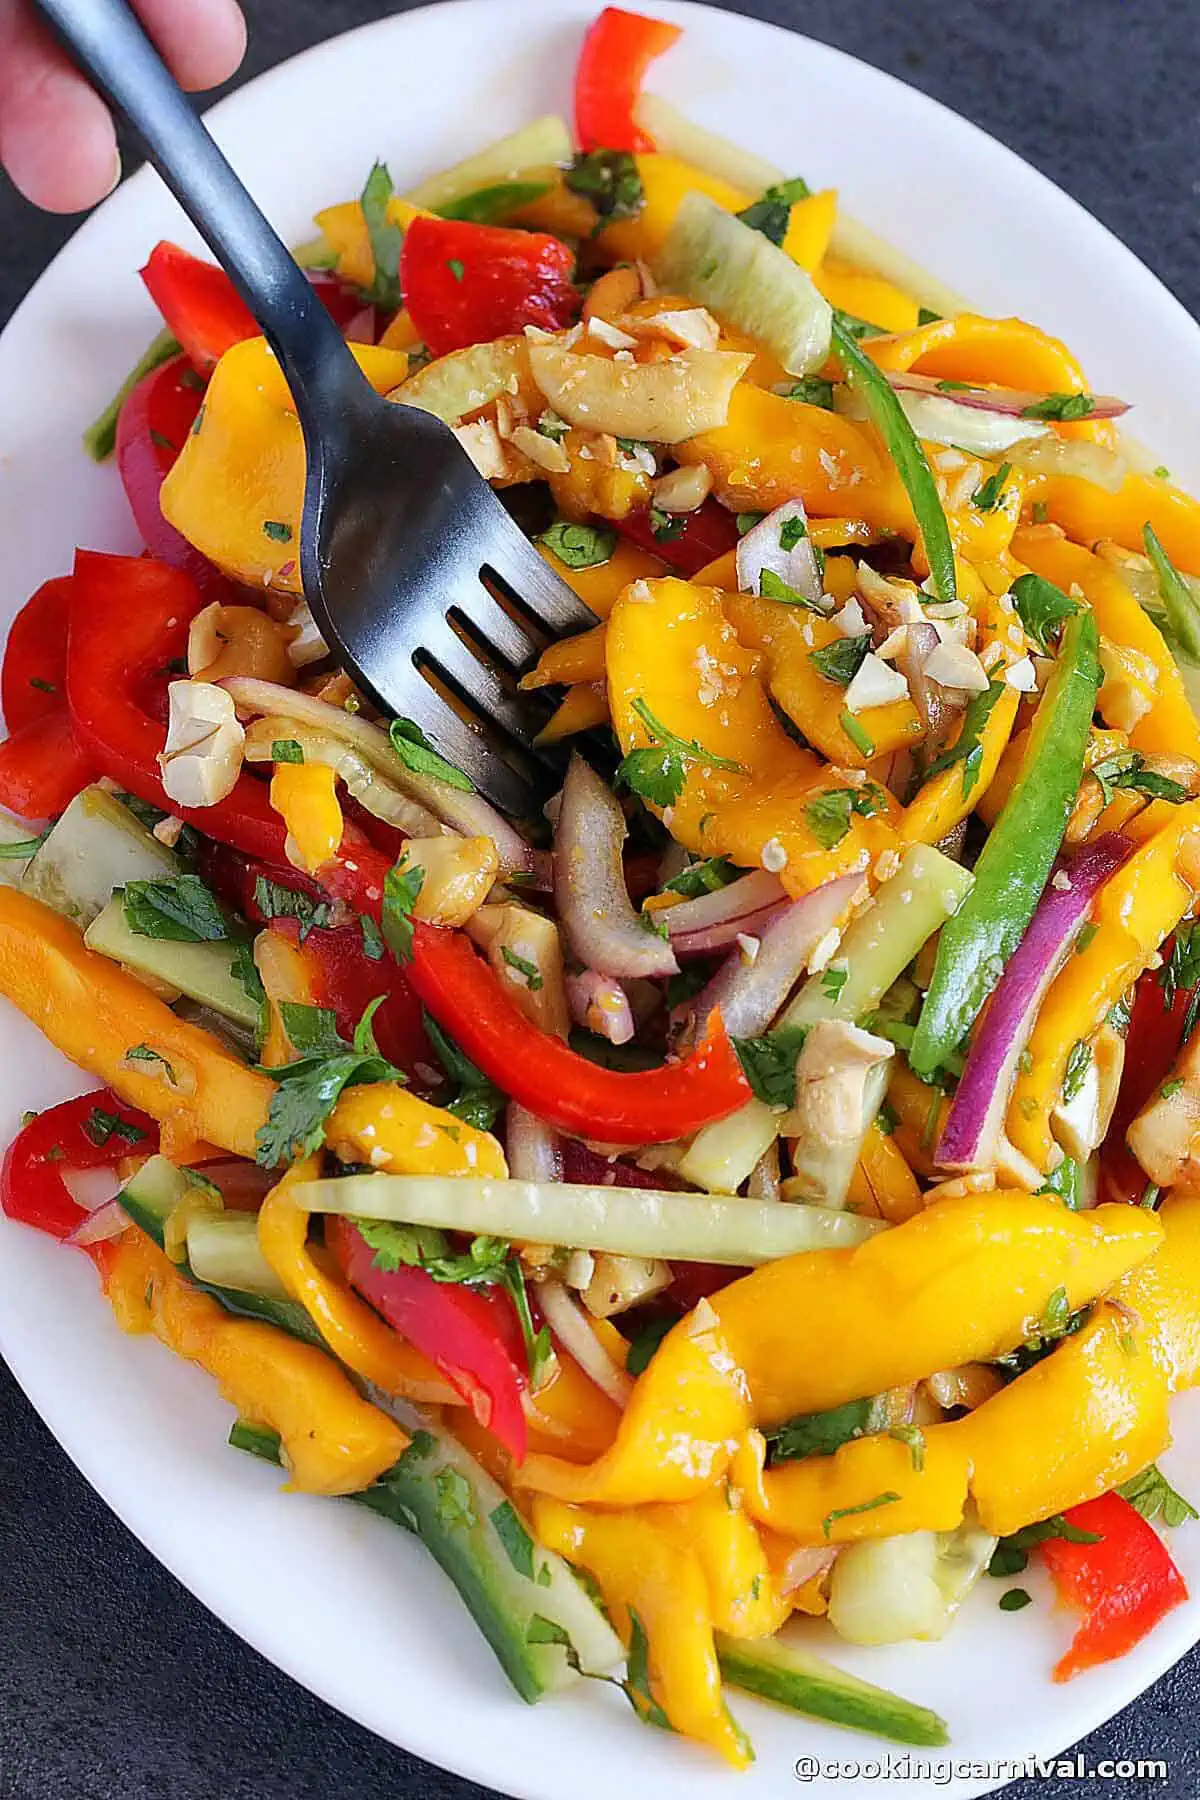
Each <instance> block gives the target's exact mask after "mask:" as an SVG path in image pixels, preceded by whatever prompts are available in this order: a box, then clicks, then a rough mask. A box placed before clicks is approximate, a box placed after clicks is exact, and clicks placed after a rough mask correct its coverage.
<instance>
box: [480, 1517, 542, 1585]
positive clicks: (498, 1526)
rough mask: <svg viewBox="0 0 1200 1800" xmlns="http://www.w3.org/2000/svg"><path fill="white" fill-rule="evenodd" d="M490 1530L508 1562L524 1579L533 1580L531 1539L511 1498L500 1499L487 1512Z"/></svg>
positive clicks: (532, 1547) (532, 1546) (532, 1545)
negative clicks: (501, 1545) (497, 1539)
mask: <svg viewBox="0 0 1200 1800" xmlns="http://www.w3.org/2000/svg"><path fill="white" fill-rule="evenodd" d="M488 1519H489V1520H490V1522H491V1526H492V1530H493V1531H494V1532H495V1533H496V1536H497V1537H498V1538H499V1539H500V1542H501V1543H502V1544H503V1545H504V1553H505V1555H506V1556H507V1557H508V1560H509V1562H510V1563H511V1564H512V1566H513V1568H514V1569H515V1570H516V1571H517V1574H518V1575H523V1576H524V1577H525V1579H526V1581H532V1580H533V1550H534V1544H533V1539H532V1538H531V1537H530V1535H529V1533H528V1532H527V1531H526V1529H525V1527H524V1525H523V1524H522V1523H521V1519H520V1517H519V1515H518V1513H517V1510H516V1508H515V1507H514V1505H513V1503H512V1501H511V1500H502V1501H501V1502H500V1504H499V1506H497V1507H495V1508H494V1509H493V1511H492V1512H490V1513H489V1514H488Z"/></svg>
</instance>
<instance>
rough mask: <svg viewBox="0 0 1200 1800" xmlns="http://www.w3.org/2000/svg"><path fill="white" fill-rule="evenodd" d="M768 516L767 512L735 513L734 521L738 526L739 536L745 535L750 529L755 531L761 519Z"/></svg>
mask: <svg viewBox="0 0 1200 1800" xmlns="http://www.w3.org/2000/svg"><path fill="white" fill-rule="evenodd" d="M766 516H767V515H766V513H762V512H740V513H735V514H734V518H733V522H734V524H735V525H736V526H737V534H738V536H739V537H745V535H746V533H747V532H748V531H753V530H754V527H755V526H756V525H757V524H758V523H759V521H760V520H761V519H765V518H766Z"/></svg>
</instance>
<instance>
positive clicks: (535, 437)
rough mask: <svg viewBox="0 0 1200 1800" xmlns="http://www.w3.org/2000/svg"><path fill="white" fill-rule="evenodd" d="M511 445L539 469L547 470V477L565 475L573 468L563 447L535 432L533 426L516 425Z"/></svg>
mask: <svg viewBox="0 0 1200 1800" xmlns="http://www.w3.org/2000/svg"><path fill="white" fill-rule="evenodd" d="M511 443H512V447H513V449H514V450H519V451H520V452H521V454H522V456H527V457H528V458H529V460H530V462H531V463H536V464H537V466H538V468H539V469H545V471H546V473H547V475H565V474H566V473H567V471H568V470H569V469H570V467H571V459H570V457H569V456H568V455H567V453H566V451H565V450H564V449H563V447H562V445H561V444H558V443H556V442H555V441H554V439H553V438H548V437H546V436H545V435H544V434H543V433H542V432H540V431H535V430H534V429H533V426H532V425H514V427H513V429H512V433H511Z"/></svg>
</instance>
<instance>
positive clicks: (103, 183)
mask: <svg viewBox="0 0 1200 1800" xmlns="http://www.w3.org/2000/svg"><path fill="white" fill-rule="evenodd" d="M133 6H134V10H135V12H136V13H137V15H138V17H139V18H140V19H141V21H142V24H143V25H144V26H145V27H146V30H147V31H148V32H149V34H150V36H151V37H152V38H153V39H154V42H155V44H156V45H157V47H158V49H159V50H160V51H161V52H162V54H163V56H164V58H165V59H166V61H167V62H168V63H169V64H170V67H171V70H172V72H173V74H174V75H175V77H176V79H177V80H178V81H179V82H180V83H181V85H182V86H183V87H185V88H192V89H197V88H210V87H215V86H216V85H217V83H218V82H221V81H224V80H225V79H226V78H227V77H228V76H230V75H232V74H233V71H234V70H235V69H236V68H237V66H238V64H239V63H240V62H241V60H242V55H243V53H244V51H245V48H246V22H245V20H244V19H243V17H242V14H241V9H240V7H239V6H238V4H237V0H133ZM0 163H2V164H3V165H4V167H5V168H6V169H7V170H8V173H9V175H10V176H11V177H12V179H13V181H14V182H15V183H16V185H17V187H18V188H20V190H21V192H22V193H23V194H24V195H25V196H26V198H27V199H29V200H32V201H33V202H34V204H35V205H37V206H44V207H46V208H47V209H48V211H50V212H79V211H81V210H82V209H83V208H84V207H85V206H94V205H95V203H96V201H97V200H102V199H103V198H104V196H105V194H107V193H109V192H110V191H111V189H112V188H114V187H115V186H116V184H117V182H118V181H119V180H120V177H121V160H120V157H119V155H118V153H117V136H116V131H115V129H114V127H113V122H112V119H111V117H110V116H109V112H108V108H107V107H106V106H105V104H104V102H103V100H101V98H100V96H99V95H98V94H97V93H95V92H94V90H93V89H92V88H90V87H89V86H88V85H87V82H86V81H85V80H84V78H83V76H82V75H80V74H79V73H78V72H77V71H76V70H75V69H74V68H73V67H72V65H71V63H70V62H69V61H68V60H67V57H66V56H65V54H64V53H63V52H62V51H61V50H60V49H59V48H58V46H57V44H56V43H54V41H53V40H52V38H51V36H50V34H49V32H48V31H47V29H46V28H45V26H44V25H43V24H42V23H41V21H40V20H39V19H38V18H37V17H36V15H35V13H34V9H33V8H32V7H31V6H29V5H28V4H26V0H0Z"/></svg>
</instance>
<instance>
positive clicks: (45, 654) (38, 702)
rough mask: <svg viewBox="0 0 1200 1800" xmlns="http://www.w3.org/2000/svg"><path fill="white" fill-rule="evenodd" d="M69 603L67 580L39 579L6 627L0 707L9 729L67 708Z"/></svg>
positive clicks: (68, 581)
mask: <svg viewBox="0 0 1200 1800" xmlns="http://www.w3.org/2000/svg"><path fill="white" fill-rule="evenodd" d="M70 604H71V577H70V576H69V575H56V576H55V577H54V579H53V580H52V581H43V583H42V585H41V587H40V588H39V589H38V590H37V592H36V594H34V595H33V596H32V597H31V598H30V599H28V600H27V601H26V602H25V604H24V606H23V607H22V608H21V610H20V612H19V613H18V614H17V616H16V618H15V619H14V620H13V622H12V625H11V626H10V627H9V633H8V641H7V643H6V644H5V646H4V669H3V673H2V674H0V704H2V705H3V708H4V719H5V723H6V724H7V726H8V729H9V730H10V731H20V730H21V728H22V726H24V725H32V724H34V723H35V722H36V721H37V720H38V719H45V718H47V717H49V715H50V714H51V713H56V712H61V711H62V708H63V707H64V706H65V705H66V699H67V687H66V682H67V620H68V618H69V616H70Z"/></svg>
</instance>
